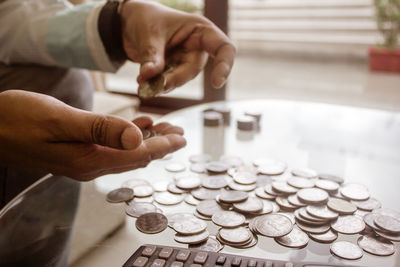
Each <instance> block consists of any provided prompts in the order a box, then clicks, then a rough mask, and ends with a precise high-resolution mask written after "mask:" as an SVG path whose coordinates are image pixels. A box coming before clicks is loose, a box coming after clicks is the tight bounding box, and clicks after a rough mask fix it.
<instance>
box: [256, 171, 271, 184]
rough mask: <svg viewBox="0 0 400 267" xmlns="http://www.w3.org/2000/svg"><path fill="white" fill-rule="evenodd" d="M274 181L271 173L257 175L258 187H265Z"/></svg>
mask: <svg viewBox="0 0 400 267" xmlns="http://www.w3.org/2000/svg"><path fill="white" fill-rule="evenodd" d="M271 183H272V177H271V176H269V175H264V174H258V175H257V182H256V184H257V186H258V187H264V186H266V185H267V184H271Z"/></svg>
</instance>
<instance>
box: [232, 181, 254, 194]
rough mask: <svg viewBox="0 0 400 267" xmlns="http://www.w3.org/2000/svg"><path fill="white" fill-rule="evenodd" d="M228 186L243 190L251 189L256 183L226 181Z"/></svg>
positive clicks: (248, 190)
mask: <svg viewBox="0 0 400 267" xmlns="http://www.w3.org/2000/svg"><path fill="white" fill-rule="evenodd" d="M228 186H229V188H231V189H232V190H236V191H245V192H250V191H253V190H254V189H256V187H257V185H256V184H238V183H235V182H234V181H232V182H230V183H228Z"/></svg>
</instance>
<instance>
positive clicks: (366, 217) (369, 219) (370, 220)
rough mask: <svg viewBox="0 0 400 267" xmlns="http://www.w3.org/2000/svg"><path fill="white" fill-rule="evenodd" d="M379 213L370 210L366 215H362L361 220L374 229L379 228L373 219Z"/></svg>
mask: <svg viewBox="0 0 400 267" xmlns="http://www.w3.org/2000/svg"><path fill="white" fill-rule="evenodd" d="M379 216H380V214H378V213H375V212H371V213H368V214H366V215H364V217H363V220H364V222H365V224H366V225H368V227H370V228H372V229H374V230H381V229H380V228H379V227H378V226H377V225H376V224H375V219H376V218H378V217H379Z"/></svg>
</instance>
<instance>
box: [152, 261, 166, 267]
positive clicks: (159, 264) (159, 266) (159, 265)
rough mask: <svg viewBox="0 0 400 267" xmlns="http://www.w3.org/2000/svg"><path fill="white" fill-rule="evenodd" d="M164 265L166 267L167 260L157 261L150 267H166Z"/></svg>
mask: <svg viewBox="0 0 400 267" xmlns="http://www.w3.org/2000/svg"><path fill="white" fill-rule="evenodd" d="M164 265H165V260H162V259H155V260H154V261H153V263H152V264H151V265H150V267H164Z"/></svg>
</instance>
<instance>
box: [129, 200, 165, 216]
mask: <svg viewBox="0 0 400 267" xmlns="http://www.w3.org/2000/svg"><path fill="white" fill-rule="evenodd" d="M125 211H126V214H128V215H129V216H132V217H136V218H137V217H139V216H140V215H142V214H145V213H149V212H156V211H157V207H156V206H154V205H153V204H151V203H142V202H132V203H131V204H130V205H129V206H128V207H126V209H125Z"/></svg>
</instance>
